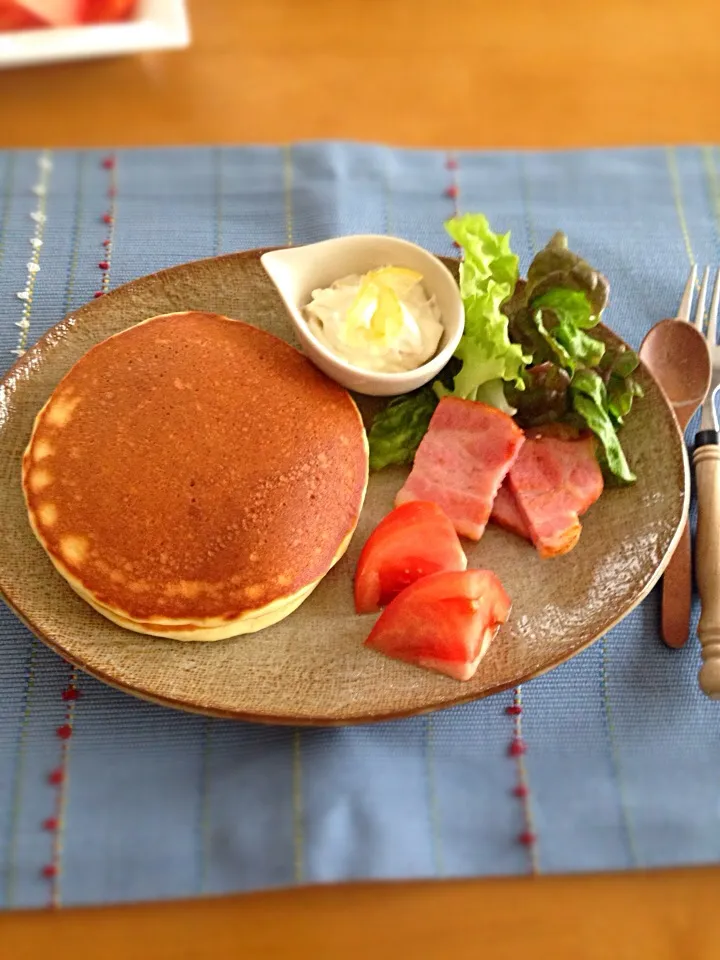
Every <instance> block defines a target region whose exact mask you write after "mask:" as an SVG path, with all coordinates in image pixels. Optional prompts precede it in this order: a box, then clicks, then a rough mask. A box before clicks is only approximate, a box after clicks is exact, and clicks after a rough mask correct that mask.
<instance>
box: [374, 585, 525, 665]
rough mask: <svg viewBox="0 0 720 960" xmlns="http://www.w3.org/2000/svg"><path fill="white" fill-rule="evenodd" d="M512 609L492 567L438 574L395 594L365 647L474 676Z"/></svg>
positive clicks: (409, 660)
mask: <svg viewBox="0 0 720 960" xmlns="http://www.w3.org/2000/svg"><path fill="white" fill-rule="evenodd" d="M509 613H510V598H509V597H508V595H507V594H506V593H505V590H504V588H503V585H502V584H501V583H500V581H499V580H498V578H497V577H496V576H495V574H494V573H492V571H490V570H464V571H452V572H449V573H448V572H443V573H433V574H431V575H430V576H429V577H423V579H422V580H417V581H416V582H415V583H413V584H412V585H411V586H409V587H408V588H407V589H406V590H403V592H402V593H400V594H398V596H397V597H395V599H394V600H393V601H392V603H391V604H390V605H389V606H388V607H387V608H386V609H385V610H384V611H383V612H382V613H381V614H380V616H379V617H378V619H377V621H376V623H375V626H374V627H373V628H372V630H371V631H370V636H369V637H368V638H367V640H366V641H365V646H366V647H370V648H371V649H373V650H377V651H379V652H380V653H384V654H385V655H386V656H388V657H394V658H395V659H396V660H405V661H407V663H414V664H415V665H416V666H418V667H426V668H427V669H429V670H437V671H438V672H439V673H445V674H447V675H448V676H449V677H454V678H455V679H456V680H469V679H470V678H471V677H472V676H473V675H474V673H475V671H476V670H477V668H478V664H479V663H480V661H481V660H482V658H483V657H484V656H485V654H486V653H487V650H488V647H489V646H490V643H491V641H492V639H493V637H494V636H495V634H496V633H497V630H498V627H499V626H500V625H501V624H503V623H505V621H506V620H507V618H508V614H509Z"/></svg>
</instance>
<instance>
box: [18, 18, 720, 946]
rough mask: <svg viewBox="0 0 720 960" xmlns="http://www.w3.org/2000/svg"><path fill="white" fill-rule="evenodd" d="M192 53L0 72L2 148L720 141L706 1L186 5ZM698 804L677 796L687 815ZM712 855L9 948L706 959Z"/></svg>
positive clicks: (25, 920)
mask: <svg viewBox="0 0 720 960" xmlns="http://www.w3.org/2000/svg"><path fill="white" fill-rule="evenodd" d="M190 13H191V21H192V27H193V32H194V40H193V45H192V47H191V48H190V49H189V50H188V51H184V52H176V53H168V54H148V55H144V56H141V57H134V58H124V59H115V60H107V61H98V62H97V63H82V64H67V65H62V66H57V67H42V68H34V69H30V70H15V71H7V72H1V71H0V146H31V145H39V144H50V145H53V146H63V145H65V146H82V145H93V144H108V145H115V144H117V145H124V144H144V143H146V144H182V143H202V142H222V143H231V142H236V143H240V142H250V141H268V142H279V141H290V140H296V139H303V138H315V137H318V138H319V137H344V138H353V139H363V140H383V141H387V142H391V143H400V144H408V145H416V144H417V145H438V146H450V145H456V146H473V147H483V146H546V147H562V146H578V145H607V144H636V143H666V142H676V143H681V142H693V141H701V142H710V141H714V142H719V141H720V110H718V91H720V55H718V36H719V35H720V4H718V2H717V0H684V2H682V3H678V2H677V0H605V2H603V3H599V2H588V3H586V4H579V3H577V2H570V0H543V2H542V3H541V2H537V0H515V2H514V3H498V2H497V0H495V2H491V0H469V2H466V3H463V4H455V5H452V6H451V5H449V4H447V3H440V2H437V0H384V2H383V0H334V2H333V3H330V2H329V0H195V2H192V0H191V3H190ZM691 816H692V810H688V817H691ZM719 899H720V869H716V868H712V869H698V870H695V871H691V870H684V871H670V872H663V873H650V874H624V875H621V876H604V877H585V878H553V879H540V880H526V879H512V880H475V881H467V882H463V883H455V882H443V883H428V884H407V883H406V884H397V885H392V886H386V885H385V886H372V885H367V886H360V887H342V888H340V887H339V888H318V889H313V890H295V891H286V892H281V893H273V894H259V895H253V896H245V897H233V898H226V899H219V900H206V901H199V902H192V903H182V904H160V905H158V904H148V905H142V906H138V907H122V908H104V909H101V910H90V911H73V910H68V911H61V912H60V913H58V914H51V913H47V912H42V913H16V914H8V915H5V916H3V917H1V918H0V956H2V957H3V960H4V958H5V957H7V958H8V960H9V958H12V960H45V958H50V957H56V956H58V954H59V952H62V953H63V954H67V955H72V956H73V958H74V960H85V958H88V960H89V958H92V960H121V958H122V960H125V958H126V957H133V958H143V957H149V958H153V960H181V958H182V960H200V958H206V957H218V958H220V957H235V956H243V957H248V958H253V957H262V958H263V960H273V958H276V957H278V958H279V957H283V958H285V957H287V958H292V960H325V958H332V960H335V958H340V957H342V958H343V960H361V958H362V960H366V958H368V957H373V958H374V960H385V958H388V960H389V958H393V960H395V958H400V957H405V956H412V957H413V958H414V960H426V958H428V960H430V958H432V960H440V958H442V960H445V958H453V960H464V958H466V957H468V958H469V957H473V958H475V957H478V956H481V955H482V956H488V957H490V956H491V957H493V958H494V960H504V958H513V960H516V958H518V957H521V956H522V957H532V958H533V960H544V958H548V960H550V958H552V960H565V958H573V960H577V958H587V960H595V958H598V960H599V958H606V957H612V958H613V960H626V958H627V960H630V958H633V960H634V958H637V957H642V958H643V960H666V958H667V960H670V958H675V957H678V958H686V957H687V958H692V960H705V958H711V957H716V956H717V955H718V949H720V948H718V945H717V942H716V938H717V935H716V932H715V924H713V922H712V917H713V916H714V915H715V912H716V904H717V902H718V900H719Z"/></svg>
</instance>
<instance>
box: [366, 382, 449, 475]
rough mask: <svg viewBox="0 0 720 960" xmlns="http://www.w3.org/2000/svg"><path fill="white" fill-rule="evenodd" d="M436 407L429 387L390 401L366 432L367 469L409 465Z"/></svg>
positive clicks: (436, 402) (435, 400)
mask: <svg viewBox="0 0 720 960" xmlns="http://www.w3.org/2000/svg"><path fill="white" fill-rule="evenodd" d="M437 404H438V398H437V396H436V395H435V392H434V391H433V389H432V387H430V386H427V387H423V388H422V389H421V390H417V391H416V392H415V393H409V394H406V395H405V396H402V397H396V398H395V399H394V400H391V401H390V403H388V405H387V406H386V407H385V408H384V409H383V410H381V411H380V412H379V413H378V414H377V415H376V416H375V419H374V420H373V422H372V426H371V427H370V432H369V433H368V444H369V447H370V469H371V470H382V468H383V467H387V466H389V465H390V464H393V463H412V461H413V458H414V456H415V451H416V450H417V448H418V447H419V446H420V441H421V440H422V438H423V437H424V436H425V433H426V432H427V428H428V425H429V423H430V418H431V417H432V415H433V413H434V412H435V407H436V406H437Z"/></svg>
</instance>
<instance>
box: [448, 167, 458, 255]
mask: <svg viewBox="0 0 720 960" xmlns="http://www.w3.org/2000/svg"><path fill="white" fill-rule="evenodd" d="M459 166H460V164H459V163H458V159H457V157H456V156H455V155H454V154H452V153H449V154H448V155H447V157H446V159H445V169H446V170H449V171H450V183H449V184H448V186H447V187H446V188H445V196H446V197H447V198H448V199H449V200H452V202H453V216H454V217H457V215H458V211H459V204H458V200H459V198H460V184H459V183H458V173H457V172H458V169H459ZM453 246H454V247H455V248H456V249H458V250H459V249H460V244H459V243H458V242H457V240H453Z"/></svg>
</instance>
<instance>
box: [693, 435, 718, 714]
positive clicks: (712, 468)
mask: <svg viewBox="0 0 720 960" xmlns="http://www.w3.org/2000/svg"><path fill="white" fill-rule="evenodd" d="M693 463H694V465H695V480H696V484H697V499H698V528H697V542H696V546H695V577H696V579H697V585H698V591H699V593H700V601H701V603H702V614H701V616H700V623H699V625H698V636H699V637H700V643H701V644H702V658H703V665H702V667H701V668H700V676H699V680H700V689H701V690H702V691H703V693H705V694H707V696H708V697H712V698H713V699H720V446H718V445H717V444H714V443H713V444H708V445H707V446H702V447H698V448H696V450H695V452H694V454H693Z"/></svg>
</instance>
